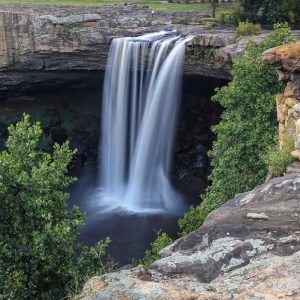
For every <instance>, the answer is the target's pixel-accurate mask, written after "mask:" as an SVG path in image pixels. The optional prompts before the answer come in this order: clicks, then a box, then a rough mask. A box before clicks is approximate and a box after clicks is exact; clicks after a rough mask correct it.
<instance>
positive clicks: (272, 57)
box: [263, 43, 300, 73]
mask: <svg viewBox="0 0 300 300" xmlns="http://www.w3.org/2000/svg"><path fill="white" fill-rule="evenodd" d="M299 57H300V43H296V44H292V45H283V46H279V47H275V48H272V49H269V50H267V51H265V52H264V54H263V60H264V61H265V62H266V63H268V64H270V65H272V66H274V67H276V68H279V69H284V70H286V71H289V72H292V73H295V72H296V71H300V60H299Z"/></svg>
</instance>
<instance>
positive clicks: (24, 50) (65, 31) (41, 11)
mask: <svg viewBox="0 0 300 300" xmlns="http://www.w3.org/2000/svg"><path fill="white" fill-rule="evenodd" d="M199 17H200V16H199V13H198V12H197V11H190V12H181V11H176V12H168V11H152V10H150V9H148V8H141V7H136V6H135V5H127V6H124V5H114V6H103V7H63V6H51V5H36V6H28V5H27V6H22V5H17V6H12V5H0V93H1V95H3V92H4V93H5V92H6V93H10V92H11V91H20V92H22V91H23V90H25V89H28V88H32V87H33V88H34V87H35V86H38V85H39V86H40V87H41V88H44V87H47V86H50V87H51V86H52V87H56V86H58V85H59V84H61V85H65V84H70V83H72V84H74V85H77V84H84V83H85V84H88V83H89V81H91V80H95V74H94V75H92V71H95V72H98V73H99V71H101V70H102V71H103V70H105V66H106V59H107V55H108V51H109V43H110V41H111V39H112V38H114V37H123V36H136V35H139V34H143V33H145V32H155V31H159V30H162V29H167V30H170V29H174V30H179V31H180V32H181V33H183V34H193V35H194V36H195V37H194V39H193V40H192V41H191V42H190V43H189V45H188V48H191V47H192V45H194V46H195V45H196V46H198V47H200V49H198V50H199V53H202V54H203V53H206V52H209V53H210V55H208V56H206V55H202V56H201V55H200V56H201V57H199V56H198V55H197V53H196V57H187V59H186V62H185V68H184V73H185V74H190V75H204V76H209V77H215V78H223V79H231V75H230V67H231V61H232V58H234V57H236V56H237V55H240V54H241V53H242V52H243V51H244V49H245V47H246V44H247V42H248V41H249V39H252V40H253V39H254V41H255V42H259V41H260V40H261V39H262V38H263V37H265V35H266V34H267V33H266V32H263V33H262V34H261V35H259V36H256V37H251V38H238V37H237V36H236V34H235V32H233V31H228V30H227V31H226V30H204V29H203V26H201V25H176V24H173V23H176V20H179V19H182V18H186V19H187V20H188V21H189V23H190V24H197V22H196V21H197V20H198V19H199ZM205 49H207V51H206V50H205ZM196 51H197V50H196ZM93 76H94V77H93Z"/></svg>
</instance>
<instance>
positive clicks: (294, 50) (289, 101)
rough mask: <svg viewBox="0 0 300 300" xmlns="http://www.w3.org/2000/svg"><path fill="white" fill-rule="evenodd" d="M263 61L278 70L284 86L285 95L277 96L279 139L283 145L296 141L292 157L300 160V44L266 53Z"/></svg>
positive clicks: (285, 46)
mask: <svg viewBox="0 0 300 300" xmlns="http://www.w3.org/2000/svg"><path fill="white" fill-rule="evenodd" d="M263 60H264V61H265V62H266V63H267V64H269V65H271V66H273V67H274V68H275V69H276V72H277V74H278V77H279V80H280V81H281V83H282V84H283V86H284V88H285V89H284V92H283V94H278V95H276V106H277V119H278V122H279V138H280V143H281V145H283V144H284V143H285V142H286V141H287V140H288V139H292V140H294V141H295V150H294V151H293V152H292V156H293V157H294V159H295V160H297V161H299V160H300V43H296V44H292V45H284V46H279V47H275V48H272V49H269V50H267V51H265V52H264V54H263Z"/></svg>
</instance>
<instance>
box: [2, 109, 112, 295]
mask: <svg viewBox="0 0 300 300" xmlns="http://www.w3.org/2000/svg"><path fill="white" fill-rule="evenodd" d="M8 132H9V137H8V139H7V142H6V147H5V149H4V150H3V151H2V152H1V153H0V199H1V206H0V220H1V222H0V299H15V300H23V299H61V298H62V297H63V296H65V294H66V290H67V288H69V289H74V288H76V287H78V286H80V284H81V283H82V281H83V279H84V278H86V276H90V275H96V274H103V273H104V272H105V271H106V268H107V266H108V267H109V269H110V266H111V265H110V264H109V265H107V264H106V263H104V262H103V258H104V256H105V254H106V248H107V246H108V244H109V242H110V240H109V239H106V240H105V241H100V242H99V243H98V244H97V245H96V246H95V247H91V248H90V247H86V246H83V245H78V244H77V243H76V239H77V237H78V227H79V226H80V225H82V223H83V220H84V215H83V214H81V213H80V211H79V208H78V207H73V208H72V209H71V210H67V204H66V200H67V198H68V196H69V195H68V194H67V193H66V192H64V189H65V188H66V187H67V186H69V185H70V184H71V183H72V182H74V180H75V179H74V178H72V177H70V176H68V175H67V174H68V164H69V162H70V161H71V159H72V156H73V154H74V153H75V151H72V150H70V148H69V145H68V142H66V143H64V144H63V145H61V146H60V145H58V144H55V145H54V149H53V153H52V154H49V153H46V152H44V151H42V150H40V148H39V140H40V138H41V136H42V129H41V126H40V124H39V123H38V122H37V123H35V124H33V125H31V124H30V122H29V116H28V115H24V117H23V119H22V121H21V122H19V123H17V124H16V125H15V126H13V125H11V126H10V127H9V128H8Z"/></svg>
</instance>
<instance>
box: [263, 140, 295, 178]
mask: <svg viewBox="0 0 300 300" xmlns="http://www.w3.org/2000/svg"><path fill="white" fill-rule="evenodd" d="M294 148H295V143H294V141H293V140H292V139H289V140H285V141H284V142H283V144H282V147H280V145H279V141H278V140H277V142H276V143H274V144H273V145H270V146H269V147H268V149H267V151H266V152H265V153H264V154H263V155H262V159H263V161H264V162H265V164H266V165H267V166H268V169H269V171H270V172H271V173H272V174H273V175H274V176H281V175H282V174H283V173H284V171H285V170H286V167H287V166H288V165H289V164H290V163H291V162H292V161H293V158H292V156H291V152H292V151H293V150H294Z"/></svg>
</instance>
